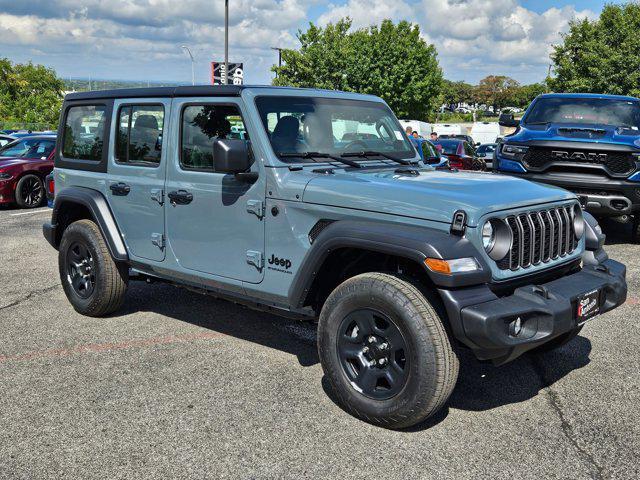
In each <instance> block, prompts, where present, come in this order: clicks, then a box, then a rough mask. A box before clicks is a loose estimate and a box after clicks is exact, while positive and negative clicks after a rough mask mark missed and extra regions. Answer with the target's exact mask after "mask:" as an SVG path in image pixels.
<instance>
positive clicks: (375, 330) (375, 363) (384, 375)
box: [337, 309, 411, 400]
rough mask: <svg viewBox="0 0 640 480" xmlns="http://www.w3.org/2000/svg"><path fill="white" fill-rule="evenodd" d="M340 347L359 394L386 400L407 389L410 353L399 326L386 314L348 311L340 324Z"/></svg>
mask: <svg viewBox="0 0 640 480" xmlns="http://www.w3.org/2000/svg"><path fill="white" fill-rule="evenodd" d="M337 349H338V358H339V359H340V364H341V366H342V369H343V372H344V374H345V375H346V376H347V378H348V379H349V382H350V383H351V385H352V387H353V388H354V389H355V390H356V391H358V392H359V393H362V394H363V395H365V396H367V397H369V398H372V399H375V400H387V399H389V398H392V397H394V396H395V395H397V394H398V393H400V392H401V391H402V389H403V388H404V386H405V384H406V382H407V377H408V373H409V367H410V365H409V359H410V357H411V355H410V354H409V352H408V346H407V343H406V341H405V339H404V337H403V336H402V333H401V332H400V329H399V328H398V327H397V326H396V324H395V323H394V322H393V321H392V320H391V319H390V318H389V317H388V316H387V315H385V314H384V313H382V312H379V311H376V310H372V309H360V310H355V311H353V312H351V313H349V314H348V315H347V316H346V317H345V318H344V319H343V320H342V323H341V325H340V328H339V334H338V337H337Z"/></svg>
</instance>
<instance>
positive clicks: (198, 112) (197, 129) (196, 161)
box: [180, 105, 248, 172]
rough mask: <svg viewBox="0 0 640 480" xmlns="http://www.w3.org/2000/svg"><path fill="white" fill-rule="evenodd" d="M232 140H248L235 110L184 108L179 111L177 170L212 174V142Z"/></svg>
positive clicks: (227, 108)
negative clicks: (179, 134) (180, 121)
mask: <svg viewBox="0 0 640 480" xmlns="http://www.w3.org/2000/svg"><path fill="white" fill-rule="evenodd" d="M232 138H234V139H246V138H248V137H247V133H246V130H245V127H244V122H243V121H242V117H241V116H240V111H239V110H238V107H236V106H233V105H188V106H186V107H185V108H184V110H183V111H182V134H181V146H180V166H181V167H182V168H183V169H185V170H201V171H209V172H213V171H214V169H213V142H214V140H216V139H232Z"/></svg>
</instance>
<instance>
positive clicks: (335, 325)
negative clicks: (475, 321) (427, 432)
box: [318, 273, 459, 428]
mask: <svg viewBox="0 0 640 480" xmlns="http://www.w3.org/2000/svg"><path fill="white" fill-rule="evenodd" d="M427 296H431V295H430V294H429V293H428V292H425V293H423V292H422V291H421V290H419V289H418V287H416V286H415V285H414V284H413V283H412V282H411V281H410V280H408V279H406V278H403V277H398V276H396V275H391V274H386V273H366V274H362V275H358V276H355V277H353V278H350V279H348V280H346V281H345V282H344V283H342V284H340V285H339V286H338V287H337V288H336V289H335V290H334V291H333V292H332V293H331V295H329V298H328V299H327V300H326V302H325V304H324V306H323V308H322V311H321V313H320V320H319V325H318V352H319V356H320V360H321V363H322V368H323V370H324V372H325V374H326V376H327V378H328V380H329V383H330V385H331V387H332V389H333V391H334V392H335V394H336V397H337V400H338V401H339V403H340V404H341V405H342V406H343V408H345V409H346V410H348V411H349V412H351V413H352V414H353V415H355V416H356V417H358V418H361V419H362V420H365V421H367V422H370V423H373V424H376V425H380V426H384V427H387V428H406V427H410V426H412V425H415V424H418V423H420V422H422V421H424V420H425V419H427V418H428V417H430V416H431V415H433V414H434V413H436V412H437V411H438V410H440V408H442V407H443V406H444V404H445V403H446V401H447V400H448V398H449V396H450V395H451V392H452V391H453V388H454V387H455V384H456V380H457V377H458V369H459V363H458V358H457V356H456V355H455V353H454V351H453V349H452V348H451V344H450V342H449V338H448V336H447V333H446V331H445V328H444V325H443V323H442V320H441V318H440V317H439V315H438V313H437V312H436V310H435V309H434V306H433V305H435V300H436V299H435V297H431V300H432V302H431V303H430V301H429V300H428V299H427Z"/></svg>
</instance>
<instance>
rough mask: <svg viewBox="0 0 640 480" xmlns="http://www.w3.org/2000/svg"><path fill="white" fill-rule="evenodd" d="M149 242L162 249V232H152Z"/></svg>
mask: <svg viewBox="0 0 640 480" xmlns="http://www.w3.org/2000/svg"><path fill="white" fill-rule="evenodd" d="M151 243H153V244H154V245H155V246H156V247H158V248H159V249H160V250H164V235H163V234H162V233H152V234H151Z"/></svg>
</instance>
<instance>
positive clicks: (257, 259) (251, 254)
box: [247, 250, 264, 270]
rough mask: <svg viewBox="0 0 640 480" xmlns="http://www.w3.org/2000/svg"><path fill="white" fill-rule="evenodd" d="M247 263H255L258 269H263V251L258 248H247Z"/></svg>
mask: <svg viewBox="0 0 640 480" xmlns="http://www.w3.org/2000/svg"><path fill="white" fill-rule="evenodd" d="M247 263H248V264H249V265H253V266H254V267H256V268H257V269H258V270H262V268H263V267H264V257H263V255H262V252H258V251H256V250H247Z"/></svg>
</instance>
